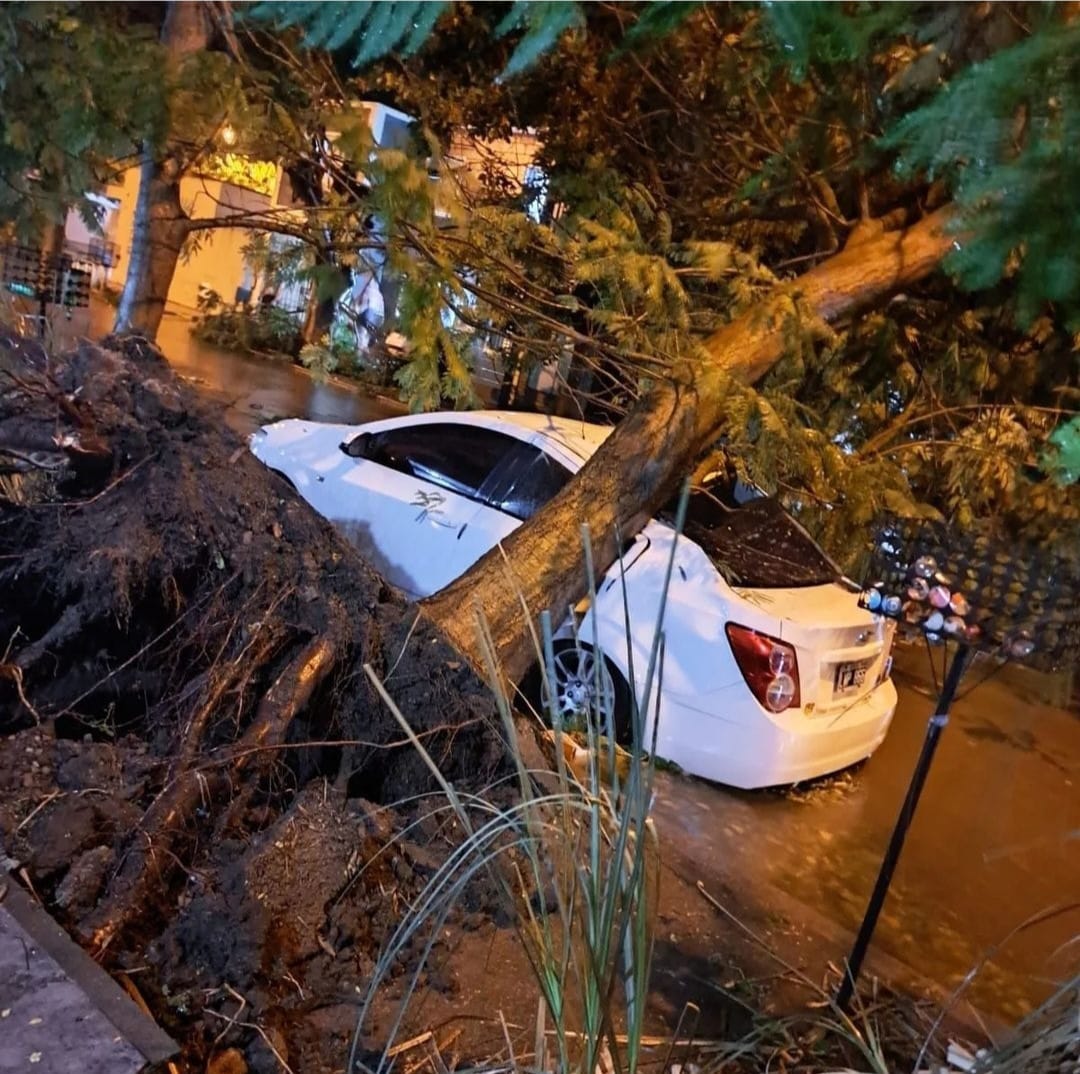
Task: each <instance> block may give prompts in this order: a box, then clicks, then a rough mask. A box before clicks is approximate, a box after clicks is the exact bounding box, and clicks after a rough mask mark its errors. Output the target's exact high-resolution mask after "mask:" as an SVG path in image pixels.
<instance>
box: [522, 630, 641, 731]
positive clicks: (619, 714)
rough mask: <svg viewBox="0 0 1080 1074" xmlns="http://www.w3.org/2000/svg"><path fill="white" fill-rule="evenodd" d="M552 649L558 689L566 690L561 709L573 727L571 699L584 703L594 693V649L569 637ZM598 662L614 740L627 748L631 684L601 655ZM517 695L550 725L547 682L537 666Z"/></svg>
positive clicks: (568, 723) (629, 729) (629, 727)
mask: <svg viewBox="0 0 1080 1074" xmlns="http://www.w3.org/2000/svg"><path fill="white" fill-rule="evenodd" d="M552 649H553V653H554V657H555V672H556V680H557V689H561V690H564V691H565V693H564V694H563V702H562V704H563V710H564V712H565V714H566V717H568V719H567V725H572V722H573V718H574V705H573V700H577V701H578V702H579V703H580V702H585V703H586V704H587V701H588V699H589V698H591V696H592V695H593V694H594V693H595V690H596V679H595V675H596V671H595V664H594V663H593V661H594V654H595V652H596V650H594V649H593V647H592V646H591V645H585V644H584V643H581V644H579V643H577V642H575V641H574V640H573V639H572V638H563V639H560V640H558V641H556V642H555V643H554V644H553V646H552ZM600 659H601V660H602V661H603V664H602V667H601V671H600V674H601V676H602V686H601V688H602V689H605V688H606V690H607V691H609V704H610V708H611V713H612V722H613V724H614V728H615V741H616V742H617V743H618V744H619V745H620V746H629V745H630V744H631V741H632V739H633V717H632V704H631V695H630V685H629V683H627V681H626V679H625V678H624V677H623V674H622V672H621V671H619V669H618V668H617V667H616V666H615V664H614V663H612V661H611V660H610V659H609V658H608V657H607V656H605V655H604V654H603V652H601V653H600ZM520 692H521V694H522V695H523V696H524V698H525V700H526V702H527V704H528V706H529V707H531V708H532V709H533V710H534V711H535V712H537V713H538V714H539V715H540V717H541V719H542V720H543V721H544V722H545V723H550V722H551V721H550V713H549V709H548V704H547V681H546V676H545V675H544V674H542V672H541V669H540V668H539V667H534V668H533V669H532V671H531V672H530V673H529V675H528V676H527V678H526V679H525V681H524V682H523V683H522V685H521V687H520ZM574 692H577V694H578V696H577V698H573V696H572V695H573V693H574ZM590 711H591V710H590ZM579 719H580V717H579Z"/></svg>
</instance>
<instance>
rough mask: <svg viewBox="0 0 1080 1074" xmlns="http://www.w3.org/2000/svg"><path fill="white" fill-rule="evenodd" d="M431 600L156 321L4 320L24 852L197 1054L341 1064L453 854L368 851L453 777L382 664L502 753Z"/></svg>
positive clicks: (2, 615) (197, 1062) (79, 924)
mask: <svg viewBox="0 0 1080 1074" xmlns="http://www.w3.org/2000/svg"><path fill="white" fill-rule="evenodd" d="M414 618H415V610H414V609H413V608H411V607H410V606H409V605H407V604H406V602H405V601H404V599H403V598H402V597H401V596H400V595H399V594H398V593H397V592H396V591H394V590H392V589H390V588H389V587H387V586H386V585H385V584H384V583H383V582H382V580H381V579H380V578H379V577H378V576H377V575H375V574H374V573H373V572H372V571H371V570H370V569H369V568H368V567H367V566H366V565H365V564H364V563H363V562H362V561H361V560H360V559H359V558H358V557H357V556H356V554H355V553H354V552H353V550H352V549H351V548H350V547H349V546H348V545H347V544H345V543H344V542H343V541H341V540H340V539H339V537H338V536H337V534H336V533H335V532H334V531H333V530H332V529H331V528H330V526H329V525H328V524H327V523H325V522H324V521H323V520H322V519H320V518H319V517H317V516H316V515H315V514H314V513H313V512H312V511H311V510H310V509H309V508H308V507H307V506H306V505H305V504H304V503H303V502H302V501H300V500H299V499H298V498H297V497H296V496H295V495H294V494H293V493H292V492H291V490H289V489H288V488H287V487H286V486H285V485H284V484H283V483H281V482H280V481H279V480H278V479H276V478H274V477H273V476H272V475H270V474H269V472H268V471H266V470H265V469H264V468H262V467H261V466H260V465H259V464H258V463H257V462H256V461H255V460H254V459H253V458H252V457H251V455H250V453H249V452H248V451H247V448H246V445H245V444H244V443H243V442H242V441H240V440H239V439H238V438H237V437H236V436H235V435H234V434H232V433H230V432H229V431H228V430H227V429H226V428H225V427H224V424H223V422H222V421H221V420H220V418H219V416H218V415H216V414H215V413H214V412H212V411H211V410H209V409H208V408H207V407H206V406H205V405H204V404H202V403H201V402H200V401H199V400H198V399H197V398H196V397H195V396H194V395H193V394H192V393H191V391H190V390H189V389H188V388H186V387H185V386H183V385H182V384H180V383H179V382H178V381H177V380H176V378H175V377H174V376H173V375H172V373H171V372H170V370H169V368H168V366H167V365H166V364H165V362H164V360H163V359H162V357H161V356H160V355H159V354H158V353H157V352H156V351H155V350H154V349H153V348H152V347H150V346H149V345H148V344H147V343H146V342H145V341H143V340H139V339H134V338H129V339H124V340H108V341H106V342H105V343H104V344H103V345H94V344H91V343H82V344H81V345H80V346H79V347H78V349H77V350H76V351H74V352H73V353H71V354H69V355H67V356H64V357H62V358H55V357H47V356H46V355H45V354H44V353H43V352H42V350H41V349H40V348H39V347H38V346H37V345H36V344H34V343H31V342H29V341H26V340H21V339H17V338H15V337H11V336H0V851H2V852H3V853H4V854H6V855H7V856H8V857H9V858H12V859H14V860H15V861H16V862H18V863H19V864H20V866H21V867H22V868H23V869H24V870H25V872H24V873H23V874H21V875H22V877H23V879H24V880H25V881H26V882H28V883H30V884H32V885H33V887H34V889H35V890H36V891H37V893H38V894H39V896H41V897H42V898H43V900H44V901H45V903H46V905H47V906H48V907H49V909H50V910H51V911H52V912H53V913H54V914H55V915H56V916H57V917H58V918H59V919H60V920H61V921H62V922H63V923H64V924H65V925H66V926H67V927H68V928H69V929H70V930H71V931H72V932H73V933H74V934H75V935H76V936H78V937H79V938H80V939H81V940H82V942H83V943H84V944H85V945H86V946H88V947H89V948H90V949H91V950H92V951H93V952H94V953H95V954H96V955H97V956H98V957H99V958H101V959H102V960H103V961H104V962H105V963H106V964H107V965H109V966H110V967H112V968H113V969H115V970H119V969H125V968H126V969H127V970H129V971H130V973H131V980H132V981H134V982H135V983H136V986H137V987H138V989H139V991H140V992H141V993H142V995H143V996H144V998H145V999H146V1000H147V1002H148V1003H149V1005H150V1007H151V1009H152V1011H153V1012H154V1014H155V1016H156V1017H157V1018H158V1019H159V1020H160V1021H161V1022H162V1024H163V1025H164V1026H165V1027H166V1028H167V1029H168V1030H169V1031H170V1032H171V1033H173V1035H174V1036H175V1038H176V1039H177V1040H178V1041H180V1042H181V1043H182V1045H183V1047H184V1063H185V1064H186V1066H187V1069H191V1070H196V1069H198V1070H201V1069H203V1068H204V1065H205V1063H206V1062H207V1060H208V1059H209V1058H210V1057H211V1056H212V1054H215V1053H221V1052H223V1051H224V1050H226V1049H228V1048H230V1047H236V1048H238V1049H240V1051H241V1052H243V1053H244V1056H245V1059H246V1062H247V1063H248V1064H249V1066H250V1069H252V1070H267V1071H270V1070H280V1069H281V1066H280V1060H279V1059H278V1058H277V1057H275V1055H274V1051H275V1050H276V1051H277V1052H278V1054H279V1055H280V1056H281V1057H282V1058H284V1057H286V1056H287V1057H289V1058H288V1061H289V1063H290V1065H291V1066H292V1069H293V1070H295V1071H297V1072H299V1071H304V1072H308V1071H312V1072H317V1071H322V1070H334V1069H337V1070H340V1069H342V1068H343V1066H344V1057H345V1052H346V1048H347V1044H348V1038H349V1035H350V1033H351V1029H352V1024H353V1022H354V1021H355V1014H356V1002H357V992H358V988H359V987H361V986H362V985H363V983H364V981H365V979H366V978H367V977H369V976H370V971H371V967H372V965H373V959H374V957H375V956H376V954H377V952H378V950H379V948H380V945H381V944H382V943H383V941H384V940H385V939H386V938H387V936H388V935H389V931H390V930H391V929H392V928H393V926H394V925H396V923H397V921H398V919H399V917H400V912H401V908H402V906H404V905H406V904H408V903H409V902H410V901H411V900H412V899H413V898H415V896H416V894H417V893H418V891H419V890H420V887H421V886H422V884H423V881H424V878H425V877H426V876H427V875H430V872H431V871H432V869H433V867H434V864H436V863H437V862H438V861H439V860H440V855H441V854H442V853H443V852H442V851H441V850H440V849H439V847H440V846H442V845H443V840H442V837H441V835H440V834H439V833H438V831H437V830H431V829H430V826H427V827H426V828H423V830H425V831H428V835H427V836H426V837H423V838H421V837H420V835H418V834H417V833H416V832H414V833H413V834H412V835H411V836H410V838H409V839H408V840H404V841H402V842H399V843H396V844H395V845H394V847H393V849H392V850H391V851H390V852H387V853H384V854H382V855H380V856H379V857H378V858H376V859H375V860H374V861H373V862H372V861H371V859H372V858H373V857H374V856H375V852H376V851H377V850H378V849H379V848H380V847H382V846H384V845H385V843H386V842H387V839H388V838H389V837H390V836H391V835H392V834H393V833H395V832H400V831H402V830H403V828H404V826H405V825H406V824H408V823H409V821H410V820H412V819H413V818H414V817H415V816H416V815H417V814H418V811H419V810H420V805H419V804H414V805H413V806H412V807H398V808H382V807H385V806H389V805H390V804H391V803H395V802H398V801H400V800H402V799H406V798H409V797H410V796H415V795H420V794H424V793H426V792H430V791H432V790H433V781H432V779H431V777H430V775H429V773H428V771H427V769H426V767H425V766H424V764H423V762H422V760H421V758H420V757H419V755H418V754H417V752H416V751H415V750H414V749H413V748H412V747H411V746H410V745H408V744H407V742H405V741H404V740H403V734H402V732H401V729H400V727H399V726H398V724H397V723H396V721H395V720H394V718H393V717H392V716H391V714H390V712H389V711H388V710H387V708H386V706H385V705H384V704H383V703H382V701H381V700H380V699H379V697H378V695H377V694H376V692H375V690H374V689H373V687H372V686H371V684H370V682H369V680H368V678H367V675H366V674H365V673H364V671H363V665H365V664H370V665H371V666H372V667H373V669H374V670H375V672H376V674H377V675H379V677H380V678H382V679H383V680H384V681H385V682H386V685H387V689H388V690H389V692H390V693H391V694H392V696H393V697H394V699H395V701H396V702H397V704H398V705H399V707H400V708H401V710H402V712H403V713H405V714H406V716H407V717H408V718H409V720H410V723H411V725H412V727H413V728H414V730H416V732H417V733H418V734H419V735H421V737H422V738H423V739H424V741H425V745H426V747H427V748H428V750H429V751H430V752H431V754H432V755H433V756H434V757H435V758H436V760H437V761H438V762H439V764H440V765H441V766H442V768H443V770H444V771H445V773H446V775H447V777H448V778H449V779H451V780H453V781H454V782H455V783H457V784H458V785H460V786H464V787H470V786H471V787H474V788H478V787H480V786H482V785H484V784H485V783H487V782H488V781H489V780H490V779H491V778H493V777H494V776H495V775H497V774H498V773H499V772H500V770H501V768H502V766H503V764H504V756H503V749H502V744H501V738H500V736H499V734H498V733H497V731H496V719H497V718H496V716H495V711H494V707H493V704H492V702H491V699H490V696H489V694H488V692H487V690H486V688H485V687H484V686H483V684H482V683H480V682H479V681H478V680H477V679H476V678H475V676H474V675H473V674H472V672H471V671H470V670H469V668H468V666H467V665H466V664H465V663H464V662H463V661H462V660H461V658H460V657H459V656H458V655H457V654H456V653H455V652H454V651H453V650H452V649H451V648H450V647H449V646H448V645H447V644H446V642H445V641H444V640H443V639H442V638H441V637H440V636H438V635H437V633H436V632H435V631H434V630H433V629H432V628H431V627H430V626H429V625H427V624H425V623H420V624H419V625H414ZM9 865H10V862H9ZM365 865H367V866H368V867H366V868H364V869H363V871H362V872H360V874H359V876H358V875H357V874H358V871H359V870H360V869H361V867H362V866H365ZM463 912H466V911H464V910H463ZM425 983H427V984H429V985H431V986H433V987H446V986H447V983H446V982H439V981H437V980H434V979H431V980H429V981H426V982H425ZM240 997H242V1001H241V999H240ZM241 1005H242V1009H240V1008H241ZM229 1019H233V1020H234V1021H233V1022H230V1021H229ZM240 1023H244V1024H243V1025H241V1024H240ZM256 1025H258V1026H259V1027H260V1029H259V1031H256V1030H255V1029H254V1028H253V1027H254V1026H256ZM271 1046H272V1047H271ZM232 1058H234V1059H235V1056H233V1057H232Z"/></svg>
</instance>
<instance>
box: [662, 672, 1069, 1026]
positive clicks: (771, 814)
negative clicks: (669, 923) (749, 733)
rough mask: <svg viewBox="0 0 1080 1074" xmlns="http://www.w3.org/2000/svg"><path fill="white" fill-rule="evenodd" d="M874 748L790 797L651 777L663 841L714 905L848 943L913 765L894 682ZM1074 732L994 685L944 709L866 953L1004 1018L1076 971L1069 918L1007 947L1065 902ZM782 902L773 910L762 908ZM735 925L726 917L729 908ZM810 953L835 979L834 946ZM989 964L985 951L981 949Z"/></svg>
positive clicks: (910, 706)
mask: <svg viewBox="0 0 1080 1074" xmlns="http://www.w3.org/2000/svg"><path fill="white" fill-rule="evenodd" d="M898 685H899V686H900V706H899V709H898V711H897V715H896V718H895V722H894V724H893V728H892V730H891V731H890V734H889V737H888V738H887V739H886V742H885V744H884V745H883V746H882V748H881V750H880V751H879V752H878V754H877V755H876V756H875V757H873V758H872V759H871V760H870V761H869V762H868V763H866V764H865V765H863V766H862V767H861V768H860V769H858V770H856V771H854V772H850V773H847V774H844V775H841V776H840V777H837V778H834V779H829V780H825V781H823V782H821V783H820V784H818V785H816V786H810V787H808V788H806V789H804V790H801V791H791V792H787V793H779V792H750V793H747V792H737V791H727V790H724V789H721V788H718V787H714V786H710V785H707V784H704V783H700V782H697V781H691V780H686V779H681V778H670V777H664V778H663V780H662V783H661V786H660V790H659V795H658V802H657V821H658V824H659V827H660V831H661V834H662V838H663V839H664V840H665V841H672V842H674V843H675V844H677V849H678V852H679V854H680V855H681V856H683V857H684V858H687V859H689V860H690V861H692V862H694V863H695V867H696V868H698V869H700V877H701V879H702V880H704V881H705V883H706V886H709V885H710V884H711V885H713V890H720V889H724V890H730V891H734V892H735V893H736V895H735V898H736V900H737V901H743V900H745V901H746V905H747V906H748V907H749V906H751V905H752V906H753V907H754V908H755V909H757V910H762V909H766V910H767V909H768V907H769V903H770V898H772V899H774V901H775V902H777V903H778V904H780V903H782V904H783V909H782V910H779V909H778V911H777V912H781V913H784V914H787V915H789V916H790V912H791V907H792V905H793V902H792V900H795V905H803V906H806V907H809V908H810V910H811V911H812V912H813V914H814V915H816V916H818V917H820V918H825V919H827V921H828V922H829V923H832V924H834V925H838V926H840V927H841V928H842V929H846V930H852V931H854V929H855V928H857V926H858V923H859V921H860V920H861V917H862V914H863V911H864V909H865V906H866V900H867V898H868V896H869V893H870V889H871V887H872V885H873V883H874V880H875V877H876V875H877V869H878V865H879V863H880V860H881V854H882V852H883V850H884V847H885V844H886V842H887V841H888V838H889V835H890V833H891V831H892V827H893V823H894V821H895V818H896V813H897V810H898V809H899V806H900V803H901V801H902V800H903V796H904V792H905V790H906V787H907V781H908V778H909V776H910V773H911V770H912V766H913V765H914V763H915V759H916V757H917V755H918V752H919V747H920V745H921V743H922V738H923V734H924V732H925V729H926V721H927V718H928V716H929V714H930V712H931V708H932V702H931V700H930V698H929V697H927V696H925V694H924V693H922V692H920V687H919V686H918V684H917V683H915V682H914V681H913V680H903V681H900V682H899V683H898ZM1078 788H1080V717H1078V716H1077V715H1076V714H1075V713H1071V712H1067V711H1064V710H1061V709H1055V708H1050V707H1049V706H1045V705H1040V704H1037V703H1032V702H1028V701H1025V700H1024V699H1022V698H1020V697H1018V696H1016V694H1014V693H1011V692H1010V691H1009V690H1008V689H1006V688H1005V687H1004V686H1002V685H1001V684H999V683H998V682H993V681H992V682H988V683H985V684H984V685H982V686H979V687H978V688H977V689H976V690H974V691H973V692H972V693H971V695H970V696H969V697H967V698H966V699H963V700H961V701H960V702H959V703H958V704H957V705H956V706H955V707H954V709H953V716H952V719H951V721H950V725H949V727H948V728H947V731H946V733H945V735H944V737H943V739H942V742H941V746H940V748H939V751H938V754H937V758H936V760H935V763H934V767H933V770H932V771H931V773H930V776H929V779H928V781H927V784H926V789H925V791H924V794H923V798H922V801H921V803H920V806H919V812H918V813H917V814H916V817H915V821H914V823H913V825H912V827H911V831H910V834H909V838H908V842H907V845H906V847H905V850H904V854H903V857H902V858H901V860H900V864H899V868H898V870H897V873H896V877H895V879H894V882H893V887H892V892H891V894H890V897H889V899H888V901H887V903H886V905H885V909H884V913H883V915H882V919H881V922H880V924H879V926H878V932H877V941H876V942H877V944H878V945H879V946H880V948H881V949H882V950H884V951H885V952H887V953H888V954H890V955H892V956H893V957H894V958H897V959H899V960H900V961H902V962H904V963H906V964H907V965H908V966H909V967H911V968H913V969H914V970H915V971H916V972H917V973H918V974H920V975H922V976H924V977H927V978H930V979H931V980H933V981H936V982H937V983H938V984H940V985H944V986H945V987H946V988H949V989H951V988H953V987H955V986H956V985H957V984H959V982H960V981H961V980H962V979H963V977H964V975H965V974H966V973H967V972H968V971H969V970H970V969H971V968H972V967H973V966H975V965H977V964H978V963H979V962H980V961H981V960H982V959H983V958H985V957H986V956H987V954H989V956H990V957H989V959H988V961H987V962H986V965H985V966H984V967H983V968H982V970H981V971H980V973H979V975H978V976H977V978H976V979H975V981H974V983H973V985H972V986H971V988H970V994H969V995H968V998H969V999H970V1001H971V1002H972V1003H973V1004H974V1005H975V1006H976V1007H978V1008H980V1009H982V1010H984V1011H986V1012H987V1013H988V1014H992V1015H995V1016H998V1017H1002V1018H1007V1019H1011V1018H1014V1017H1016V1016H1017V1015H1019V1014H1021V1013H1023V1012H1025V1011H1026V1010H1027V1009H1029V1008H1030V1007H1031V1006H1032V1005H1034V1004H1036V1003H1037V1002H1038V1001H1040V1000H1041V999H1042V998H1044V997H1045V996H1046V995H1047V994H1048V992H1049V991H1050V989H1051V987H1052V983H1053V982H1054V981H1055V980H1060V979H1062V978H1063V977H1064V976H1066V975H1069V974H1071V973H1075V972H1077V969H1078V967H1080V950H1078V948H1077V945H1076V943H1075V942H1074V937H1076V936H1078V935H1080V910H1077V909H1073V910H1071V911H1068V912H1062V913H1061V914H1060V916H1056V917H1054V918H1053V919H1051V920H1048V921H1044V922H1041V923H1039V924H1035V925H1031V926H1030V927H1029V928H1027V929H1024V930H1023V931H1020V932H1018V933H1016V934H1015V935H1013V936H1012V937H1011V938H1009V937H1010V933H1013V932H1014V930H1016V929H1017V928H1018V927H1019V926H1022V925H1023V924H1024V923H1025V922H1026V921H1028V920H1029V919H1030V918H1032V917H1034V916H1036V915H1040V914H1042V913H1044V912H1045V911H1048V910H1053V909H1054V908H1056V907H1057V908H1060V907H1064V906H1067V905H1068V904H1069V903H1071V902H1077V901H1080V789H1078ZM776 892H780V893H782V896H781V897H779V898H778V897H776V896H775V893H776ZM733 909H735V910H738V907H737V906H736V907H733ZM825 946H826V949H824V950H822V951H820V952H814V953H813V954H814V955H816V956H819V957H817V958H816V959H815V961H816V962H817V965H819V966H820V965H823V964H824V962H825V961H826V960H828V959H832V960H833V961H834V962H836V963H837V964H841V963H842V960H843V958H844V957H845V955H846V953H847V951H846V949H844V947H843V946H842V943H841V944H840V945H839V946H838V945H837V944H836V942H835V940H834V941H833V942H831V943H827V944H826V945H825ZM995 949H997V950H995Z"/></svg>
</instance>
